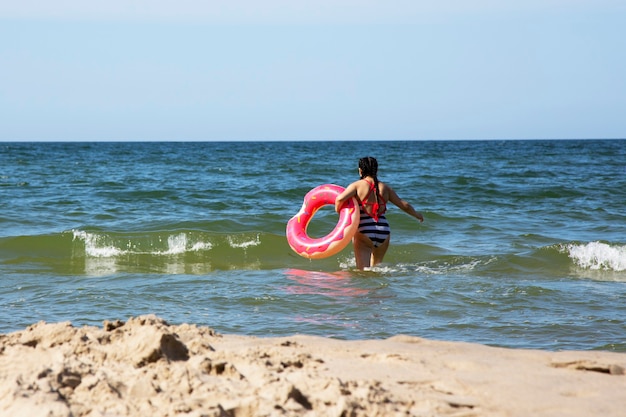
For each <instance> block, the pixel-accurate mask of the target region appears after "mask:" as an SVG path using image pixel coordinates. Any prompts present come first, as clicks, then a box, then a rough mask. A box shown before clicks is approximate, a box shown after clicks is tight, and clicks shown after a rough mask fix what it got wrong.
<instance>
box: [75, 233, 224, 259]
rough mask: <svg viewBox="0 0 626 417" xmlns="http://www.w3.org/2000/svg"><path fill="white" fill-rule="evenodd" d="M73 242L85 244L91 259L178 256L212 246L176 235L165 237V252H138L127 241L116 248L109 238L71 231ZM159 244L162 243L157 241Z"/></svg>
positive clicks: (132, 244)
mask: <svg viewBox="0 0 626 417" xmlns="http://www.w3.org/2000/svg"><path fill="white" fill-rule="evenodd" d="M72 233H73V235H74V238H73V239H74V240H80V241H82V242H83V243H84V244H85V255H86V256H88V257H92V258H114V257H118V256H121V255H127V254H135V255H180V254H183V253H186V252H199V251H203V250H210V249H211V248H212V247H213V245H212V244H211V243H210V242H203V241H199V242H193V243H192V242H190V241H189V237H188V236H187V234H186V233H178V234H173V235H169V236H168V237H167V249H165V250H158V249H152V250H150V249H149V250H138V249H137V247H138V245H137V244H136V243H135V244H134V243H133V242H132V241H130V240H129V241H128V244H127V245H126V248H119V247H116V246H115V245H114V244H113V243H112V242H111V239H110V237H107V236H106V235H103V234H98V233H92V232H86V231H83V230H73V231H72ZM159 242H162V240H161V239H159Z"/></svg>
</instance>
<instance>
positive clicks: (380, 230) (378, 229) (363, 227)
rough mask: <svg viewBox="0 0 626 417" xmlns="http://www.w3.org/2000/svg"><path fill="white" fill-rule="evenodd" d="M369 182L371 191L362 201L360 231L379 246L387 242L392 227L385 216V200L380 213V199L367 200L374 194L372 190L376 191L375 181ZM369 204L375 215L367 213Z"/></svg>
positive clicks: (375, 245)
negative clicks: (370, 201)
mask: <svg viewBox="0 0 626 417" xmlns="http://www.w3.org/2000/svg"><path fill="white" fill-rule="evenodd" d="M364 181H367V180H364ZM367 182H368V183H369V184H370V191H369V193H368V194H367V196H365V198H364V199H363V201H362V202H361V217H360V219H359V232H360V233H363V234H364V235H365V236H367V237H368V238H369V239H370V240H371V241H372V243H373V244H374V247H375V248H377V247H379V246H380V245H381V244H382V243H383V242H385V240H387V238H388V237H389V234H390V233H391V229H390V228H389V222H387V219H386V218H385V216H384V213H385V211H386V206H387V204H386V203H385V202H384V201H383V203H382V206H383V210H382V212H381V213H380V214H378V212H379V211H380V210H379V203H378V201H376V202H373V203H368V202H367V199H368V198H369V196H370V195H371V194H372V192H375V185H374V183H370V182H369V181H367ZM367 205H371V206H372V214H373V216H370V215H369V214H368V213H367V210H366V206H367Z"/></svg>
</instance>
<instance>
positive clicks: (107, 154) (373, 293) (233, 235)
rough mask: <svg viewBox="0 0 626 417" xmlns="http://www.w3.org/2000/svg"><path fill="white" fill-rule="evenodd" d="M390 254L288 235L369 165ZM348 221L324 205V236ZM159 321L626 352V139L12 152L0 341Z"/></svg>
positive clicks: (126, 146) (3, 180)
mask: <svg viewBox="0 0 626 417" xmlns="http://www.w3.org/2000/svg"><path fill="white" fill-rule="evenodd" d="M364 156H373V157H375V158H377V159H378V162H379V172H378V174H379V175H378V176H379V179H380V180H381V181H384V182H386V183H387V184H389V185H391V186H392V187H393V188H394V189H395V191H396V192H397V193H398V195H399V196H400V197H401V198H403V199H405V200H407V201H408V202H410V203H411V204H412V205H413V206H414V207H415V209H416V210H418V211H419V212H421V213H422V214H423V215H424V218H425V221H424V222H423V223H419V222H418V221H417V220H416V219H414V218H412V217H410V216H408V215H407V214H406V213H404V212H403V211H402V210H400V209H399V208H397V207H395V206H393V205H391V204H390V205H389V209H388V214H387V218H388V220H389V222H390V224H391V245H390V248H389V251H388V252H387V255H386V257H385V259H384V262H383V263H382V264H380V265H378V266H376V267H373V268H371V269H369V270H365V271H360V270H357V269H356V267H355V261H354V256H353V253H352V247H351V245H348V247H346V248H345V249H344V250H343V251H341V252H340V253H339V254H337V255H334V256H331V257H328V258H325V259H319V260H310V259H306V258H303V257H301V256H299V255H298V254H296V253H295V252H294V251H293V250H292V249H291V248H290V247H289V245H288V243H287V240H286V237H285V227H286V224H287V222H288V220H289V219H290V218H291V217H293V216H294V215H295V214H296V213H297V212H298V210H299V209H300V207H301V205H302V202H303V197H304V195H305V194H306V193H307V192H308V191H309V190H311V189H312V188H314V187H316V186H318V185H321V184H337V185H341V186H343V187H345V186H347V185H348V184H349V183H351V182H353V181H355V180H357V179H358V169H357V164H358V159H359V158H361V157H364ZM337 220H338V216H337V214H336V213H335V212H334V208H333V207H332V206H330V205H328V206H325V207H323V208H322V209H320V211H319V212H318V213H317V214H316V215H315V217H314V218H313V219H312V221H311V223H310V225H309V229H308V233H309V235H310V236H312V237H322V236H324V235H326V234H327V233H329V232H330V231H331V230H332V229H333V228H334V226H335V225H336V223H337ZM145 314H155V315H157V316H159V317H161V318H163V319H165V320H166V321H168V322H169V323H172V324H179V323H192V324H196V325H199V326H208V327H211V328H213V329H214V330H216V331H217V332H219V333H222V334H238V335H251V336H258V337H273V336H288V335H293V334H307V335H317V336H324V337H330V338H337V339H347V340H360V339H385V338H388V337H391V336H393V335H396V334H406V335H413V336H418V337H423V338H428V339H434V340H450V341H465V342H474V343H481V344H487V345H492V346H501V347H508V348H531V349H541V350H549V351H556V350H602V351H617V352H626V321H625V320H626V140H485V141H482V140H471V141H460V140H459V141H394V140H388V141H387V140H385V141H308V142H303V141H291V142H289V141H276V142H269V141H267V142H245V141H242V142H65V143H62V142H61V143H54V142H32V143H25V142H20V143H11V142H3V143H0V333H8V332H13V331H17V330H22V329H24V328H25V327H27V326H29V325H31V324H33V323H37V322H39V321H45V322H61V321H70V322H72V324H73V325H75V326H82V325H92V326H102V323H103V321H104V320H117V319H119V320H127V319H128V318H129V317H134V316H138V315H145Z"/></svg>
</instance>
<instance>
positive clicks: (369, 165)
mask: <svg viewBox="0 0 626 417" xmlns="http://www.w3.org/2000/svg"><path fill="white" fill-rule="evenodd" d="M359 168H360V169H361V179H363V178H365V177H367V176H370V177H372V178H374V189H375V190H376V202H379V201H380V194H379V193H378V161H377V160H376V158H373V157H371V156H366V157H365V158H361V159H359Z"/></svg>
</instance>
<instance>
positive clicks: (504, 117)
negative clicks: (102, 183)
mask: <svg viewBox="0 0 626 417" xmlns="http://www.w3.org/2000/svg"><path fill="white" fill-rule="evenodd" d="M3 3H7V4H2V5H0V140H2V141H11V140H68V141H71V140H359V139H366V140H374V139H375V140H384V139H399V140H428V139H540V138H548V139H552V138H555V139H560V138H624V137H626V116H625V115H626V25H625V24H624V22H626V3H625V2H624V1H623V0H620V1H611V0H595V1H584V0H570V1H564V0H542V1H541V0H528V1H525V2H521V1H519V2H503V1H491V0H477V1H471V2H470V1H467V0H442V1H437V2H430V1H429V2H426V1H421V0H411V1H409V0H387V1H372V0H369V1H368V0H361V1H357V0H334V1H331V0H318V1H296V0H289V1H288V0H267V1H258V0H256V1H252V0H229V1H209V0H204V1H200V0H178V1H176V2H174V1H163V0H135V1H132V2H130V1H127V0H124V1H121V0H108V1H106V2H105V1H101V2H94V1H90V2H86V1H84V0H59V1H48V0H45V1H44V0H20V1H19V2H18V1H16V2H3ZM9 3H14V4H9Z"/></svg>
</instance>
